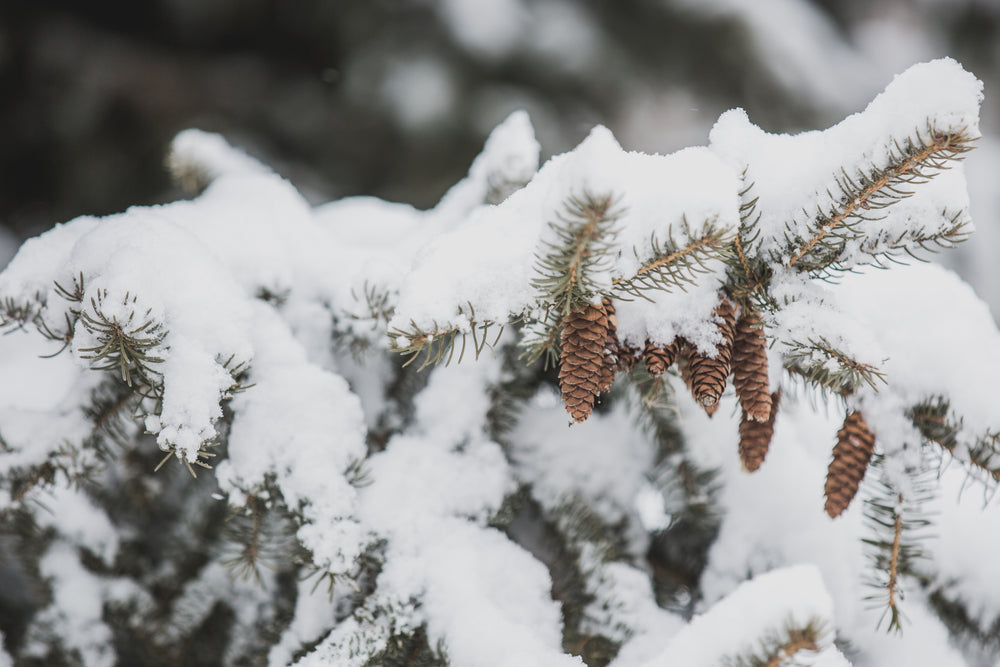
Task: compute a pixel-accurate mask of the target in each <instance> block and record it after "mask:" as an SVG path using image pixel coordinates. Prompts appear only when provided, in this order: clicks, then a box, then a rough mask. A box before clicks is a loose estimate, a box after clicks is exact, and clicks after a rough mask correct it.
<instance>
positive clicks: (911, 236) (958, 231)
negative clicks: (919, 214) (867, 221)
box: [860, 211, 971, 268]
mask: <svg viewBox="0 0 1000 667" xmlns="http://www.w3.org/2000/svg"><path fill="white" fill-rule="evenodd" d="M941 216H942V217H943V218H945V219H947V220H948V223H947V225H946V226H945V227H943V228H942V229H940V230H938V231H936V232H931V233H928V232H925V231H924V230H920V229H907V230H904V231H902V232H900V233H898V234H896V235H890V234H889V233H888V232H886V231H880V232H879V233H877V234H873V235H869V236H868V238H866V239H865V240H864V241H863V242H862V244H861V247H860V250H861V251H862V252H863V253H864V254H865V255H867V256H868V258H867V259H866V260H865V261H864V262H863V263H864V264H871V265H874V266H877V267H879V268H886V267H887V266H888V265H887V264H886V263H885V262H886V261H889V262H891V263H893V264H905V263H906V258H903V259H902V260H900V259H898V258H900V257H903V255H905V256H906V257H908V258H909V259H913V260H916V261H918V262H926V261H927V259H926V258H925V257H922V256H921V255H919V254H917V251H918V250H919V251H923V252H925V253H935V252H938V251H939V250H946V249H950V248H954V247H956V246H958V244H959V243H961V242H962V241H964V240H965V239H967V238H968V236H969V234H970V233H971V232H970V230H969V226H970V220H969V217H968V214H967V212H966V211H959V212H958V213H955V214H954V215H949V213H948V212H947V211H942V212H941Z"/></svg>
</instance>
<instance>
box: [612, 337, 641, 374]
mask: <svg viewBox="0 0 1000 667" xmlns="http://www.w3.org/2000/svg"><path fill="white" fill-rule="evenodd" d="M640 353H641V350H639V348H637V347H635V346H634V345H629V344H628V343H618V351H617V353H616V354H615V360H616V361H615V370H617V371H618V372H619V373H628V372H629V371H630V370H632V369H633V368H635V365H636V364H637V363H639V358H640Z"/></svg>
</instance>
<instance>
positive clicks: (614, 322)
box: [597, 299, 618, 394]
mask: <svg viewBox="0 0 1000 667" xmlns="http://www.w3.org/2000/svg"><path fill="white" fill-rule="evenodd" d="M601 305H602V306H604V312H605V313H606V315H607V320H608V328H607V330H606V332H605V334H604V349H603V350H601V352H602V354H603V355H604V363H603V364H601V371H600V373H599V375H598V378H597V393H599V394H603V393H604V392H606V391H609V390H610V389H611V385H613V384H614V383H615V370H616V369H617V366H618V316H617V315H616V314H615V304H613V303H611V299H605V300H604V302H603V303H602V304H601Z"/></svg>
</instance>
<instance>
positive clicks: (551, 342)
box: [518, 309, 560, 370]
mask: <svg viewBox="0 0 1000 667" xmlns="http://www.w3.org/2000/svg"><path fill="white" fill-rule="evenodd" d="M559 334H560V328H559V318H558V317H556V316H555V314H554V311H553V310H552V309H549V310H547V311H546V312H545V313H544V315H543V316H542V317H541V318H539V319H537V320H534V321H531V322H528V323H527V324H525V325H524V327H522V328H521V340H520V341H519V342H518V347H520V348H522V352H521V356H520V359H521V361H523V362H524V364H525V365H527V366H531V365H533V364H534V363H535V362H537V361H538V360H539V359H544V360H545V361H544V363H543V368H544V369H545V370H548V369H549V368H555V367H557V366H558V365H559V350H560V348H559V338H560V337H559Z"/></svg>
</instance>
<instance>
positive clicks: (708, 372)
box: [690, 298, 736, 407]
mask: <svg viewBox="0 0 1000 667" xmlns="http://www.w3.org/2000/svg"><path fill="white" fill-rule="evenodd" d="M715 315H716V316H717V318H718V319H719V320H721V321H720V322H719V323H718V324H717V326H718V329H719V332H720V333H721V334H722V342H720V343H719V344H718V345H717V346H716V347H717V348H718V352H717V353H716V355H715V356H714V357H707V356H705V355H703V354H701V353H700V352H698V351H697V350H692V352H691V355H690V367H691V385H692V390H691V393H692V394H693V395H694V399H695V400H696V401H698V403H699V404H701V405H703V406H705V407H709V406H713V405H715V404H716V403H718V402H719V398H720V397H721V396H722V392H723V391H724V390H725V389H726V378H728V377H729V369H730V362H731V361H732V356H733V337H734V335H735V326H736V309H735V308H734V307H733V304H732V303H731V302H730V301H729V300H728V299H725V298H723V300H722V302H721V303H720V304H719V305H718V306H717V307H716V309H715Z"/></svg>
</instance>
